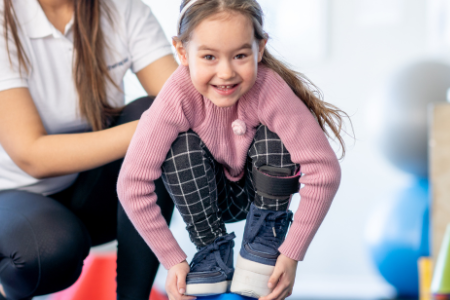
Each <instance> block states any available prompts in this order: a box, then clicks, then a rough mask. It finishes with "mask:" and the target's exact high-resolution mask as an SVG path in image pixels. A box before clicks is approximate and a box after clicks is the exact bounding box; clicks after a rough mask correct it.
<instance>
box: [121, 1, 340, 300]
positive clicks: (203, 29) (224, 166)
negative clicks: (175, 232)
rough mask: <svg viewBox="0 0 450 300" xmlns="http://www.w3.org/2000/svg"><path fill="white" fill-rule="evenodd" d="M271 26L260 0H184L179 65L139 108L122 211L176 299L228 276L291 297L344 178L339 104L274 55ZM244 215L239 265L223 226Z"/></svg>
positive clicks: (252, 291) (255, 289) (246, 291)
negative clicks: (164, 193)
mask: <svg viewBox="0 0 450 300" xmlns="http://www.w3.org/2000/svg"><path fill="white" fill-rule="evenodd" d="M262 25H263V23H262V11H261V8H260V6H259V5H258V3H257V2H256V1H255V0H190V1H189V0H185V1H183V4H182V11H181V14H180V18H179V23H178V35H177V36H176V37H174V39H173V44H174V46H175V48H176V51H177V54H178V57H179V58H180V61H181V64H182V65H181V66H180V67H179V68H178V69H177V71H175V73H174V74H173V75H172V76H171V77H170V79H169V80H168V81H167V82H166V84H165V85H164V87H163V89H162V91H161V93H160V94H159V95H158V97H157V98H156V100H155V103H154V104H153V106H152V107H151V108H150V109H149V110H148V111H147V112H145V113H144V115H143V116H142V118H141V121H140V122H139V124H138V128H137V130H136V133H135V135H134V137H133V139H132V142H131V144H130V148H129V149H128V152H127V155H126V157H125V161H124V164H123V166H122V169H121V173H120V175H119V181H118V192H119V199H120V200H121V201H122V203H123V206H124V208H125V211H126V212H127V214H128V215H129V217H130V219H131V221H132V222H133V224H134V225H135V226H136V228H137V229H138V231H139V232H140V234H141V235H142V236H143V237H144V239H145V240H146V242H147V243H148V244H149V246H150V247H151V248H152V250H153V251H154V252H155V254H156V256H157V257H158V258H159V259H160V262H161V263H162V264H163V265H164V267H166V268H167V269H168V270H169V273H168V277H167V281H166V289H167V292H168V295H169V298H170V299H171V300H174V299H177V300H178V299H186V300H187V299H193V297H192V295H194V296H196V295H208V294H218V293H223V292H226V291H227V289H228V285H229V283H230V281H231V280H232V284H231V292H234V293H239V294H243V295H247V296H252V297H262V299H284V298H285V297H287V296H289V295H290V293H291V292H292V287H293V284H294V279H295V272H296V267H297V262H298V261H301V260H303V257H304V255H305V252H306V250H307V248H308V246H309V244H310V242H311V240H312V238H313V236H314V234H315V233H316V231H317V229H318V227H319V225H320V224H321V222H322V220H323V218H324V217H325V214H326V213H327V211H328V208H329V207H330V204H331V201H332V199H333V197H334V195H335V193H336V191H337V188H338V186H339V182H340V167H339V164H338V160H337V158H336V156H335V154H334V152H333V151H332V149H331V147H330V145H329V143H328V141H327V139H326V136H325V134H324V130H325V126H328V127H329V128H331V130H332V131H333V133H334V134H335V135H336V136H337V138H338V139H339V141H340V142H341V144H343V141H342V138H341V136H340V134H339V131H340V127H341V118H340V114H341V111H339V110H337V109H336V108H334V107H333V106H331V105H329V104H327V103H325V102H323V101H321V100H320V99H319V98H318V97H317V96H316V94H315V92H313V91H311V90H309V89H308V83H307V81H306V80H305V79H304V78H303V77H302V76H301V75H300V74H298V73H296V72H294V71H292V70H290V69H289V68H287V67H286V66H285V65H283V64H282V63H281V62H280V61H278V60H276V59H275V58H274V57H273V56H271V55H270V54H269V52H268V51H267V49H265V45H266V42H267V39H268V37H267V34H266V33H264V31H263V29H262ZM155 145H156V146H155ZM300 166H301V172H302V173H303V174H304V176H302V177H301V179H300V170H299V168H300ZM160 176H162V179H163V182H164V183H165V185H166V187H167V189H168V191H169V193H170V194H171V198H172V199H173V201H174V202H175V205H176V207H177V208H178V210H179V211H180V213H181V215H182V217H183V219H184V221H185V222H186V225H187V227H186V228H187V230H188V232H189V235H190V238H191V240H192V242H193V243H194V244H195V245H196V246H197V248H198V252H197V254H196V255H195V256H194V258H193V260H192V262H191V265H190V267H189V266H188V264H187V263H186V261H185V259H186V255H185V254H184V253H183V251H182V250H181V248H180V246H179V245H178V244H177V243H176V241H175V239H174V238H173V236H172V234H171V232H170V230H169V229H168V227H167V225H166V223H165V222H164V220H163V219H162V217H161V214H160V212H159V208H158V206H157V205H155V202H156V195H155V193H154V183H153V181H154V180H156V179H157V178H159V177H160ZM299 183H302V184H304V185H305V186H304V188H302V189H301V190H300V195H301V202H300V206H299V208H298V210H297V212H296V214H295V220H294V222H293V224H292V228H291V230H290V231H289V234H288V235H287V237H286V240H285V236H286V232H287V229H288V226H289V224H290V223H291V220H292V212H290V211H288V210H287V209H288V206H289V200H290V196H291V194H292V193H294V192H297V191H298V190H299ZM244 218H246V219H247V221H246V225H245V230H244V238H243V242H242V248H241V250H240V252H239V256H238V258H237V265H236V269H234V268H233V249H232V248H233V245H234V242H233V238H234V234H233V233H231V234H227V232H226V228H225V225H224V223H225V222H235V221H238V220H242V219H244ZM233 273H234V277H233ZM186 284H187V285H186ZM187 295H191V296H187Z"/></svg>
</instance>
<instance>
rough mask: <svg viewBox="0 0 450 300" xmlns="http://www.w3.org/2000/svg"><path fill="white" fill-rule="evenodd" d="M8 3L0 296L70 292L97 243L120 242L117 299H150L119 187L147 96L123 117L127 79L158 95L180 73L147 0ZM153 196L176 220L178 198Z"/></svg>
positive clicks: (2, 52)
mask: <svg viewBox="0 0 450 300" xmlns="http://www.w3.org/2000/svg"><path fill="white" fill-rule="evenodd" d="M2 5H3V7H2V8H0V11H1V13H2V17H3V20H2V21H3V22H2V23H3V26H2V28H1V29H0V31H2V36H3V37H4V38H1V39H0V66H1V68H0V146H1V147H0V299H1V298H2V297H6V298H7V299H31V298H32V297H33V296H36V295H42V294H47V293H51V292H55V291H58V290H61V289H63V288H66V287H68V286H70V285H71V284H72V283H73V282H74V281H75V280H76V279H77V278H78V276H79V274H80V271H81V266H82V261H83V259H84V258H85V257H86V256H87V253H88V251H89V248H90V246H91V245H97V244H101V243H104V242H107V241H110V240H113V239H115V238H116V236H117V239H118V243H119V247H118V269H117V273H118V276H117V282H118V290H117V292H118V299H148V296H149V292H150V288H151V285H152V282H153V278H154V275H155V273H156V269H157V266H158V264H157V261H156V259H155V257H154V255H153V254H152V253H151V252H150V250H149V248H148V247H147V245H146V244H145V243H144V242H143V241H142V240H141V238H140V237H139V235H138V234H137V233H136V232H135V230H134V227H133V226H132V225H131V223H130V222H129V221H128V219H127V217H126V215H125V214H124V212H123V210H122V208H121V207H120V205H119V206H118V205H117V196H116V193H115V183H116V179H117V174H118V171H119V168H120V164H121V158H122V157H123V156H124V154H125V152H126V149H127V147H128V144H129V141H130V139H131V136H132V135H133V133H134V130H135V128H136V123H137V121H134V120H136V119H138V118H139V116H140V115H141V114H142V112H143V111H144V110H145V109H147V108H148V107H149V105H150V104H151V99H150V98H143V99H139V100H137V101H135V102H132V103H131V104H129V105H127V106H126V107H125V108H123V109H122V108H121V106H122V105H123V101H124V100H123V99H124V97H123V92H122V89H121V82H122V79H123V76H124V74H125V71H126V70H127V69H128V68H131V69H132V71H134V72H135V73H136V75H137V77H138V78H139V80H140V82H141V83H142V85H143V87H144V88H145V90H146V91H147V93H148V94H149V95H156V94H157V93H158V92H159V90H160V89H161V87H162V85H163V84H164V82H165V80H166V79H167V78H168V77H169V76H170V74H171V73H172V72H173V71H174V70H175V69H176V67H177V64H176V62H175V61H174V59H173V56H172V54H171V49H170V46H169V43H168V42H167V40H166V39H165V37H164V34H163V33H162V30H161V29H160V27H159V25H158V23H157V21H156V19H155V18H154V16H153V15H152V13H151V11H150V9H149V8H148V7H147V6H145V5H144V4H142V3H141V2H140V0H129V1H120V0H38V1H36V0H3V3H2ZM80 172H81V173H80ZM158 191H159V193H160V194H161V198H162V200H161V201H160V203H159V204H160V206H161V210H162V211H163V213H164V214H165V217H166V220H167V221H169V220H170V215H171V212H172V210H173V204H172V201H171V200H170V199H169V197H168V195H167V193H166V192H165V190H164V188H163V186H162V184H160V185H159V187H158ZM116 225H117V232H116ZM5 295H6V296H5Z"/></svg>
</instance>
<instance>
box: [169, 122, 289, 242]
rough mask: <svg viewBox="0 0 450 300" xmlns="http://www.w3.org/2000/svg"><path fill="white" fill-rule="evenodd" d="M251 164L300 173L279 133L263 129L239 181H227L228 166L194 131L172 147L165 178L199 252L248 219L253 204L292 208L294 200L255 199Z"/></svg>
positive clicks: (249, 153)
mask: <svg viewBox="0 0 450 300" xmlns="http://www.w3.org/2000/svg"><path fill="white" fill-rule="evenodd" d="M252 164H255V166H256V167H258V168H259V167H260V166H263V165H270V166H272V167H284V168H286V167H288V168H290V169H292V172H295V170H296V169H298V165H295V164H294V163H292V161H291V159H290V154H289V152H288V151H287V150H286V148H285V147H284V145H283V143H282V142H281V140H280V138H279V137H278V135H276V134H275V133H273V132H271V131H270V130H269V129H268V128H267V127H266V126H264V125H260V126H259V127H258V129H257V131H256V134H255V138H254V140H253V142H252V145H251V147H250V149H249V151H248V157H247V162H246V168H245V176H244V177H243V178H242V179H241V180H239V181H238V182H232V181H229V180H228V179H227V178H226V176H225V174H224V171H223V166H222V165H221V164H219V163H218V162H217V161H216V160H215V159H214V157H213V156H212V155H211V153H210V152H209V150H208V149H207V147H206V146H205V144H204V143H203V142H202V140H201V139H200V137H199V136H198V135H197V134H196V133H195V132H193V131H192V130H189V131H187V132H183V133H180V134H179V135H178V138H177V139H176V140H175V142H174V143H173V144H172V146H171V148H170V151H169V153H168V155H167V157H166V160H165V161H164V163H163V166H162V176H161V177H162V179H163V182H164V184H165V186H166V188H167V191H168V192H169V194H170V196H171V198H172V199H173V201H174V203H175V205H176V207H177V209H178V210H179V212H180V214H181V216H182V218H183V220H184V222H185V223H186V225H187V226H186V229H187V230H188V232H189V235H190V238H191V240H192V242H193V243H194V244H195V245H196V246H197V247H198V248H200V247H203V246H206V245H209V244H210V243H212V242H213V241H214V240H215V239H216V238H217V237H218V236H222V235H224V234H226V228H225V223H232V222H236V221H240V220H243V219H245V218H246V216H247V213H248V210H249V209H250V203H251V202H253V201H255V205H256V206H257V207H259V208H262V209H270V210H287V208H288V205H289V199H288V200H282V201H281V200H278V199H269V198H265V197H261V196H258V195H256V197H255V190H254V184H253V180H252Z"/></svg>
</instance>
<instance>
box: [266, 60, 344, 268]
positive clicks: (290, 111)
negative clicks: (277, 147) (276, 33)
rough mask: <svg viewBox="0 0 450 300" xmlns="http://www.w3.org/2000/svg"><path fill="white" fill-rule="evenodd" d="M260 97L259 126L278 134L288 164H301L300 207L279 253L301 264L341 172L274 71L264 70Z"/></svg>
mask: <svg viewBox="0 0 450 300" xmlns="http://www.w3.org/2000/svg"><path fill="white" fill-rule="evenodd" d="M266 72H267V73H266V76H265V80H264V84H262V85H261V90H260V94H259V98H260V99H259V108H258V113H259V116H260V120H261V123H262V124H265V125H266V126H267V127H268V128H269V129H270V130H271V131H273V132H275V133H277V134H278V136H279V137H280V139H281V140H282V141H283V143H284V145H285V146H286V149H287V150H288V151H289V153H290V154H291V160H292V161H293V162H294V163H297V164H300V168H301V172H302V173H303V176H302V177H301V178H300V183H301V184H304V187H303V188H301V189H300V191H299V193H300V197H301V200H300V205H299V207H298V209H297V211H296V213H295V215H294V221H293V223H292V226H291V228H290V230H289V232H288V235H287V237H286V240H285V241H284V243H283V244H282V245H281V247H280V248H279V251H280V253H282V254H284V255H286V256H287V257H290V258H292V259H295V260H297V261H300V260H303V258H304V256H305V253H306V250H307V249H308V247H309V245H310V243H311V241H312V239H313V237H314V235H315V234H316V232H317V230H318V228H319V226H320V224H321V223H322V221H323V219H324V218H325V215H326V214H327V212H328V209H329V208H330V205H331V202H332V200H333V198H334V196H335V194H336V192H337V189H338V187H339V183H340V179H341V169H340V166H339V162H338V160H337V158H336V154H335V153H334V151H333V149H332V148H331V146H330V144H329V142H328V140H327V138H326V136H325V134H324V132H323V131H322V129H321V128H320V126H319V124H318V123H317V121H316V119H315V118H314V116H313V115H312V113H311V112H310V111H309V109H308V108H307V107H306V105H305V104H304V103H303V101H301V100H300V99H299V98H298V97H297V96H296V95H295V94H294V92H293V91H292V90H291V88H290V87H289V86H288V85H287V84H286V82H285V81H284V80H283V79H282V78H281V77H280V76H278V74H276V73H275V72H274V71H272V70H269V69H267V70H266Z"/></svg>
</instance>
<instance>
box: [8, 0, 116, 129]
mask: <svg viewBox="0 0 450 300" xmlns="http://www.w3.org/2000/svg"><path fill="white" fill-rule="evenodd" d="M3 2H4V12H3V29H4V38H5V40H6V49H7V51H8V55H10V48H9V42H10V39H11V38H10V37H12V41H13V42H14V44H15V47H16V50H17V58H18V61H19V70H25V72H29V71H30V62H29V59H28V58H27V56H26V54H25V51H24V48H23V46H22V43H21V41H20V39H19V33H18V31H19V26H18V24H17V18H16V14H15V11H14V7H13V5H12V0H3ZM73 3H74V24H73V34H74V42H73V43H74V50H75V51H74V58H75V64H74V74H73V78H74V82H75V87H76V90H77V92H78V97H79V107H80V113H81V116H83V117H84V118H85V119H86V120H87V121H88V123H89V124H90V125H91V127H92V129H93V130H95V131H96V130H101V129H103V128H105V127H107V126H108V125H109V123H110V121H111V119H112V117H113V116H115V115H117V114H118V113H119V112H120V110H121V108H115V107H112V106H111V105H109V103H108V101H107V95H106V85H107V81H109V82H111V84H113V85H114V86H115V87H116V88H119V87H118V86H117V85H116V84H115V83H114V81H113V80H112V78H111V76H110V75H109V72H108V67H107V65H106V61H105V51H106V47H107V45H106V41H105V38H104V35H103V31H102V28H101V21H100V20H101V17H102V15H103V14H104V15H105V16H106V17H107V18H108V20H109V22H110V23H111V24H112V18H111V11H110V9H109V7H108V6H106V4H105V3H104V2H103V1H102V0H73ZM25 9H26V8H25ZM9 59H10V62H11V57H9Z"/></svg>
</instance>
